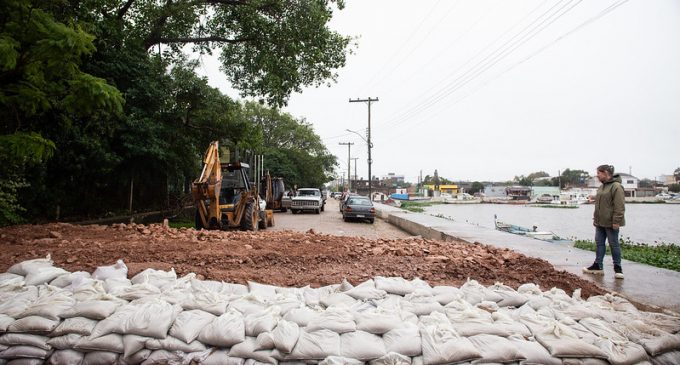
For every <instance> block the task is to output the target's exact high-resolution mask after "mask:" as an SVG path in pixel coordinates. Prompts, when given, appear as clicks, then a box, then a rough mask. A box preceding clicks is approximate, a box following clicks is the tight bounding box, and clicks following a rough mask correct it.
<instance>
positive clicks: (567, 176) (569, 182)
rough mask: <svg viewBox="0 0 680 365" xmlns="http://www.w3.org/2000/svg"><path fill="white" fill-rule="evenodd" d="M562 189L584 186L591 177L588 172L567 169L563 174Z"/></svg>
mask: <svg viewBox="0 0 680 365" xmlns="http://www.w3.org/2000/svg"><path fill="white" fill-rule="evenodd" d="M560 177H561V185H562V186H560V189H562V188H565V187H568V186H571V187H574V186H582V185H584V184H585V183H586V180H588V178H589V177H590V175H589V174H588V172H586V171H583V170H571V169H566V170H564V171H563V172H562V175H561V176H560Z"/></svg>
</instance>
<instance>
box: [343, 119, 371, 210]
mask: <svg viewBox="0 0 680 365" xmlns="http://www.w3.org/2000/svg"><path fill="white" fill-rule="evenodd" d="M345 130H346V131H347V132H351V133H354V134H356V135H357V136H359V137H360V138H361V139H363V140H364V142H366V145H367V146H368V198H369V199H371V200H372V199H373V197H371V195H372V194H373V181H372V180H373V178H372V177H371V163H373V160H372V159H371V148H373V142H371V141H370V139H368V140H367V139H366V138H364V136H362V135H361V133H359V132H357V131H353V130H351V129H345Z"/></svg>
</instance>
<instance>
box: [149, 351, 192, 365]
mask: <svg viewBox="0 0 680 365" xmlns="http://www.w3.org/2000/svg"><path fill="white" fill-rule="evenodd" d="M182 359H183V355H182V354H181V353H173V352H170V351H166V350H155V351H152V352H151V354H149V357H147V359H146V360H144V361H143V362H142V365H165V364H178V363H181V362H182Z"/></svg>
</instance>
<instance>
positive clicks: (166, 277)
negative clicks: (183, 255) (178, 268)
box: [130, 268, 177, 291]
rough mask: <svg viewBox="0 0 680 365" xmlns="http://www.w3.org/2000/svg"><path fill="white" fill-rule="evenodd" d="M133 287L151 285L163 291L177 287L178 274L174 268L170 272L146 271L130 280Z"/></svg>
mask: <svg viewBox="0 0 680 365" xmlns="http://www.w3.org/2000/svg"><path fill="white" fill-rule="evenodd" d="M130 281H131V282H132V284H133V285H136V284H150V285H153V286H155V287H156V288H158V289H160V290H161V291H163V290H164V289H165V288H168V287H171V286H173V285H175V282H176V281H177V273H176V272H175V269H174V268H171V269H170V270H168V271H163V270H156V269H151V268H149V269H146V270H144V271H142V272H140V273H139V274H137V275H135V276H133V277H132V279H130Z"/></svg>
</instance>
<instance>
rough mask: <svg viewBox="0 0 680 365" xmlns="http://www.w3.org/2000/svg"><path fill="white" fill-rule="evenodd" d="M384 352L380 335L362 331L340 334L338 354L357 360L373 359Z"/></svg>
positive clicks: (385, 352) (384, 353) (383, 344)
mask: <svg viewBox="0 0 680 365" xmlns="http://www.w3.org/2000/svg"><path fill="white" fill-rule="evenodd" d="M386 354H387V351H386V350H385V343H384V342H383V340H382V338H380V336H377V335H374V334H372V333H368V332H364V331H354V332H348V333H343V334H342V335H340V356H344V357H348V358H351V359H357V360H373V359H377V358H379V357H381V356H385V355H386Z"/></svg>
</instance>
